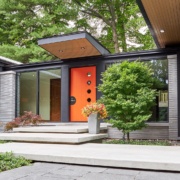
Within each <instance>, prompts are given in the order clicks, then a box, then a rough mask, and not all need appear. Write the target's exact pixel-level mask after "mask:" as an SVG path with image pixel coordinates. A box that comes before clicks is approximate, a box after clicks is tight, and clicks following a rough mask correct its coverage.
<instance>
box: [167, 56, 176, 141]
mask: <svg viewBox="0 0 180 180" xmlns="http://www.w3.org/2000/svg"><path fill="white" fill-rule="evenodd" d="M168 79H169V87H168V89H169V139H172V140H177V138H178V98H177V97H178V90H177V55H172V56H168Z"/></svg>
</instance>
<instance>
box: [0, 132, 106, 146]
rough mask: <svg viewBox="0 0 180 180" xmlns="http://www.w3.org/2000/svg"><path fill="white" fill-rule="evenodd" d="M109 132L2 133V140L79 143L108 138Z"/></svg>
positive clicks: (0, 137)
mask: <svg viewBox="0 0 180 180" xmlns="http://www.w3.org/2000/svg"><path fill="white" fill-rule="evenodd" d="M107 136H108V135H107V134H89V133H83V134H58V133H0V140H7V141H19V142H20V141H21V142H36V143H64V144H67V143H68V144H79V143H85V142H89V141H95V140H99V139H103V138H107Z"/></svg>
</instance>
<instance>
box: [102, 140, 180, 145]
mask: <svg viewBox="0 0 180 180" xmlns="http://www.w3.org/2000/svg"><path fill="white" fill-rule="evenodd" d="M103 143H104V144H132V145H151V146H179V145H180V143H179V142H177V141H170V140H158V139H155V140H142V139H138V140H137V139H131V140H130V141H127V140H126V141H123V140H122V139H104V140H103Z"/></svg>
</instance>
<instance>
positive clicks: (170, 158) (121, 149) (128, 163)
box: [0, 143, 180, 171]
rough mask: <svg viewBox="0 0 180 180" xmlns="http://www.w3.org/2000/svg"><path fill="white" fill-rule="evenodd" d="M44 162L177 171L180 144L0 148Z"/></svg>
mask: <svg viewBox="0 0 180 180" xmlns="http://www.w3.org/2000/svg"><path fill="white" fill-rule="evenodd" d="M7 151H12V152H13V153H14V154H15V155H21V156H24V157H25V158H27V159H31V160H35V161H38V162H40V161H43V162H57V163H69V164H78V165H93V166H95V165H96V166H105V167H106V166H109V167H119V168H138V169H147V170H150V169H151V170H167V171H180V146H140V145H119V144H95V143H87V144H82V145H66V144H37V143H6V144H0V152H7Z"/></svg>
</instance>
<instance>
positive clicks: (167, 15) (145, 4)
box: [137, 0, 180, 48]
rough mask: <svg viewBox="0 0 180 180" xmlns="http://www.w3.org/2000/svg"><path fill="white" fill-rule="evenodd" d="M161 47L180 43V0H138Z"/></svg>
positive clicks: (157, 43)
mask: <svg viewBox="0 0 180 180" xmlns="http://www.w3.org/2000/svg"><path fill="white" fill-rule="evenodd" d="M137 3H138V5H139V8H140V10H141V12H142V14H143V16H144V18H145V20H146V23H147V25H148V26H149V29H150V31H151V34H152V35H153V37H154V40H155V42H156V45H157V46H158V47H159V48H165V47H168V46H169V47H170V46H177V45H179V44H180V33H179V30H180V0H137Z"/></svg>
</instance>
